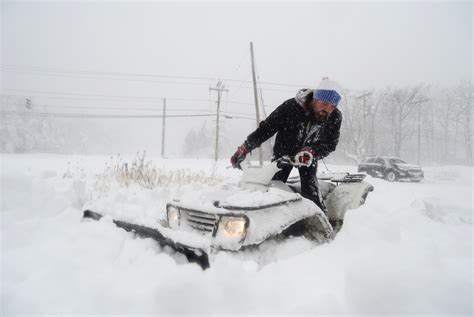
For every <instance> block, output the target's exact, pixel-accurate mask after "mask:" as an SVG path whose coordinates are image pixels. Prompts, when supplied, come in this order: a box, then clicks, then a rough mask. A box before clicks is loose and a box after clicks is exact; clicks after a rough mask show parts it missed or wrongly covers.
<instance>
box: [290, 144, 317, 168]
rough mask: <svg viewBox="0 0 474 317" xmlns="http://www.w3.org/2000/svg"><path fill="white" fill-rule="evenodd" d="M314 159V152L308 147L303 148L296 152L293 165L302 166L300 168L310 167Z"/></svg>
mask: <svg viewBox="0 0 474 317" xmlns="http://www.w3.org/2000/svg"><path fill="white" fill-rule="evenodd" d="M315 158H316V151H315V150H313V149H312V148H310V147H309V146H305V147H304V148H302V149H301V151H299V152H298V154H296V156H295V163H297V164H299V165H302V166H310V165H311V163H313V160H314V159H315Z"/></svg>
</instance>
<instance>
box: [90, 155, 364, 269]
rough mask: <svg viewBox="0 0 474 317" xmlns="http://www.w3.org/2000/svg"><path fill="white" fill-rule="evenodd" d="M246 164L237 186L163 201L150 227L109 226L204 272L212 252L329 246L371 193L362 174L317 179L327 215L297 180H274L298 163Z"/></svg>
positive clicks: (93, 214) (96, 215)
mask: <svg viewBox="0 0 474 317" xmlns="http://www.w3.org/2000/svg"><path fill="white" fill-rule="evenodd" d="M244 163H246V164H242V170H243V176H242V179H241V182H240V183H239V185H238V187H226V186H223V187H222V188H219V189H215V188H214V189H212V190H204V189H203V190H202V191H198V192H193V193H188V195H184V196H183V197H181V198H180V199H175V200H173V201H171V202H169V203H167V205H166V219H165V220H163V221H161V222H156V223H154V224H152V225H150V226H148V225H147V226H144V225H143V224H137V223H131V222H129V221H123V220H120V219H114V220H113V222H114V223H115V224H116V225H117V226H118V227H120V228H123V229H125V230H127V231H132V232H135V233H136V234H138V235H140V236H143V237H149V238H152V239H155V240H156V241H157V242H158V243H160V244H161V245H162V246H169V247H171V248H173V249H174V250H175V251H177V252H179V253H182V254H184V255H185V256H186V257H187V259H188V261H189V262H195V263H197V264H199V265H200V266H201V267H202V268H203V269H206V268H208V267H209V266H210V263H209V254H211V253H212V252H218V251H222V250H225V251H245V250H246V249H247V248H251V247H253V246H256V245H259V244H261V243H263V242H264V241H267V240H269V239H274V238H277V239H279V238H285V237H288V236H296V235H304V236H305V237H308V238H309V239H311V240H314V241H316V242H317V243H324V242H327V241H329V240H331V239H332V238H333V237H334V236H335V234H336V233H337V232H338V231H339V229H340V227H341V225H342V221H343V219H344V214H345V212H346V210H349V209H355V208H358V207H359V206H360V205H362V204H363V203H364V202H365V199H366V197H367V195H368V193H369V192H370V191H372V190H373V186H372V185H370V184H369V183H367V182H365V181H363V178H364V177H365V174H349V173H337V174H334V173H326V174H322V175H319V176H318V179H319V188H320V195H321V196H322V199H323V201H324V202H325V204H326V206H327V209H328V213H327V216H326V214H324V212H323V211H321V209H320V208H319V207H317V206H316V204H315V203H313V202H312V201H310V200H308V199H306V198H304V197H302V196H301V195H300V193H299V192H300V183H299V177H293V178H290V179H289V180H288V182H287V183H283V182H281V181H273V180H272V177H273V176H274V175H275V173H276V172H278V171H279V170H280V166H281V165H282V164H292V165H295V166H297V165H298V164H296V163H294V162H293V161H292V159H290V158H288V157H285V158H282V159H280V160H277V161H274V162H272V163H270V164H267V165H264V166H252V165H250V163H248V162H244ZM102 216H103V215H102V214H101V213H99V212H97V210H94V211H92V210H90V209H87V210H85V211H84V218H91V219H94V220H100V219H101V218H102Z"/></svg>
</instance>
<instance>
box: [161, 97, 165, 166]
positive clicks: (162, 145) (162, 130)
mask: <svg viewBox="0 0 474 317" xmlns="http://www.w3.org/2000/svg"><path fill="white" fill-rule="evenodd" d="M162 122H163V123H162V124H161V158H164V157H165V124H166V98H163V120H162Z"/></svg>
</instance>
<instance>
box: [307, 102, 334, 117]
mask: <svg viewBox="0 0 474 317" xmlns="http://www.w3.org/2000/svg"><path fill="white" fill-rule="evenodd" d="M309 107H310V109H311V111H312V113H313V117H314V119H315V120H316V121H317V122H323V121H325V120H327V118H328V117H329V115H330V114H331V112H333V111H334V109H335V108H336V107H335V106H334V105H333V104H332V103H329V102H327V101H324V100H313V101H311V103H310V104H309Z"/></svg>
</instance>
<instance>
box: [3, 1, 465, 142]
mask: <svg viewBox="0 0 474 317" xmlns="http://www.w3.org/2000/svg"><path fill="white" fill-rule="evenodd" d="M472 14H473V6H472V3H471V2H470V1H465V2H418V3H411V2H336V3H325V2H305V3H296V4H295V3H290V2H283V3H278V4H276V3H268V2H262V3H259V4H253V3H223V4H219V3H200V2H197V3H182V2H174V3H173V2H168V3H165V2H144V3H134V2H133V3H132V2H130V3H118V2H106V3H105V2H103V3H101V2H73V3H60V2H56V3H54V2H17V1H3V2H2V6H1V20H2V25H1V27H2V30H1V31H2V33H1V39H2V41H1V44H2V50H1V64H2V66H1V75H2V82H1V88H2V92H3V93H8V94H12V93H14V94H25V95H33V94H34V92H35V91H42V92H55V93H70V94H71V93H72V94H84V95H89V94H100V95H110V96H139V97H156V98H163V97H167V98H191V99H203V100H206V99H210V98H211V99H215V94H214V95H212V94H210V92H209V86H210V85H212V86H214V85H215V83H216V81H215V80H192V79H179V78H163V77H143V76H137V75H139V74H154V75H166V76H183V77H195V76H196V77H211V78H231V79H236V80H248V81H250V80H251V72H250V54H249V42H250V41H253V43H254V46H255V54H256V62H257V69H258V75H259V78H260V80H261V81H263V82H271V83H285V84H293V85H295V86H275V85H263V97H264V100H265V104H266V105H268V106H272V107H275V106H277V105H279V104H280V103H281V102H282V101H283V100H286V99H288V98H291V97H293V96H294V93H295V92H296V90H297V89H298V87H299V86H300V85H305V86H315V85H316V84H317V83H318V82H319V80H320V79H321V78H322V77H323V76H330V77H331V78H332V79H334V80H336V81H339V82H340V83H341V85H342V86H344V87H346V88H350V89H370V88H380V87H384V86H387V85H409V84H418V83H427V84H441V85H451V84H455V83H457V82H458V81H460V80H472V71H473V68H472V50H473V44H472V43H473V41H472ZM11 66H19V67H21V69H23V70H26V71H27V72H24V71H23V72H20V71H18V70H19V69H20V68H14V69H12V68H11ZM48 69H56V70H57V69H59V70H63V71H64V70H66V71H86V72H114V73H115V72H121V73H127V74H136V75H135V76H126V77H120V78H118V77H117V76H97V75H94V74H90V73H86V74H82V75H80V74H78V73H53V74H52V73H45V72H44V70H48ZM13 70H14V71H13ZM31 70H40V72H31ZM177 82H178V83H177ZM225 84H226V86H227V87H228V89H229V92H228V94H227V95H226V96H225V100H227V101H236V102H245V103H249V105H237V104H234V105H231V104H227V103H226V105H225V107H224V110H235V111H240V112H249V113H251V112H253V111H254V110H253V107H252V105H251V103H253V91H252V89H251V88H250V83H244V84H242V83H239V82H230V81H226V82H225ZM247 86H248V87H247ZM9 89H22V90H25V91H23V92H22V91H14V90H9ZM271 89H273V90H271ZM45 96H46V95H41V94H39V95H37V96H36V101H38V102H43V103H48V104H52V103H56V104H64V103H65V102H66V101H67V104H68V105H76V106H78V105H80V106H82V105H86V106H87V105H95V104H96V103H95V104H94V103H93V102H91V101H84V100H72V99H70V100H66V99H63V100H62V101H61V100H51V99H45ZM153 103H155V104H156V103H160V102H159V101H153ZM101 105H104V106H106V105H108V104H107V101H101ZM114 105H117V101H116V102H115V103H114ZM120 105H125V102H124V101H121V102H120ZM126 105H127V106H130V107H134V106H136V105H137V104H136V103H133V104H132V103H127V104H126ZM140 105H143V104H142V103H140ZM169 107H170V108H172V107H174V108H178V107H181V108H182V109H189V108H193V109H197V108H199V109H211V108H215V106H214V105H213V104H212V103H211V102H207V103H206V102H205V101H204V102H193V103H189V102H188V103H180V104H178V103H176V102H175V103H173V102H172V101H170V103H169ZM269 110H271V109H269ZM76 112H77V111H76ZM247 132H249V131H246V134H247Z"/></svg>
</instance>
